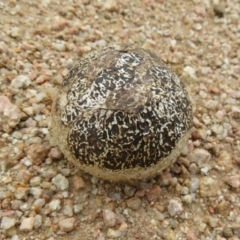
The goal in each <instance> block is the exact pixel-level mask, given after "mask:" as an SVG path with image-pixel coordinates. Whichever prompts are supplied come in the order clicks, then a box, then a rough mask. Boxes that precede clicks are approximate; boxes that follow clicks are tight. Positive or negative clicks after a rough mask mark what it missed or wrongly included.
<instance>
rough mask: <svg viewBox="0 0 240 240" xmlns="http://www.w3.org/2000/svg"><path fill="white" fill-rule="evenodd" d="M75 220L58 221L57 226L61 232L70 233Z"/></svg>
mask: <svg viewBox="0 0 240 240" xmlns="http://www.w3.org/2000/svg"><path fill="white" fill-rule="evenodd" d="M74 224H75V218H65V219H63V220H61V221H59V223H58V225H59V227H60V230H61V231H63V232H70V231H72V230H73V229H74V228H75V225H74Z"/></svg>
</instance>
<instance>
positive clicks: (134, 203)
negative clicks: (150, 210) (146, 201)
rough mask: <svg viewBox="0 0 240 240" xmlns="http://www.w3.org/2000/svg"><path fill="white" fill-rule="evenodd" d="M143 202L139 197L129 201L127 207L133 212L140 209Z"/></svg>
mask: <svg viewBox="0 0 240 240" xmlns="http://www.w3.org/2000/svg"><path fill="white" fill-rule="evenodd" d="M141 203H142V201H141V200H140V199H139V198H138V197H132V198H129V199H128V200H127V206H128V207H129V208H131V209H133V210H137V209H139V208H140V206H141Z"/></svg>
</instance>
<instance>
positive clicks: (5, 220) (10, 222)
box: [1, 217, 16, 230]
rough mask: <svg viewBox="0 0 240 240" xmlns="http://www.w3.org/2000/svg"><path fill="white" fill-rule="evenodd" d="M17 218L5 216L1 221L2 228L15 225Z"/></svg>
mask: <svg viewBox="0 0 240 240" xmlns="http://www.w3.org/2000/svg"><path fill="white" fill-rule="evenodd" d="M15 222H16V220H15V219H14V218H11V217H3V218H2V222H1V229H3V230H8V229H10V228H11V227H13V226H15Z"/></svg>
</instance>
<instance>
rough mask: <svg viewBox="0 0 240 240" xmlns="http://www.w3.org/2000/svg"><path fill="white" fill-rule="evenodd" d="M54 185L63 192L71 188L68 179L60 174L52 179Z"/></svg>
mask: <svg viewBox="0 0 240 240" xmlns="http://www.w3.org/2000/svg"><path fill="white" fill-rule="evenodd" d="M52 183H53V184H54V185H55V186H56V187H57V189H59V190H61V191H64V190H67V189H68V187H69V182H68V180H67V178H65V177H64V176H63V175H62V174H60V173H59V174H58V175H57V176H56V177H54V178H53V179H52Z"/></svg>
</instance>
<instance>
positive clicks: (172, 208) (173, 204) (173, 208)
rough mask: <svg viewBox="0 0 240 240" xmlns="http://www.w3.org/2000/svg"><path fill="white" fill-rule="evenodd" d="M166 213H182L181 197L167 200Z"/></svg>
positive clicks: (173, 214)
mask: <svg viewBox="0 0 240 240" xmlns="http://www.w3.org/2000/svg"><path fill="white" fill-rule="evenodd" d="M167 209H168V213H169V214H170V216H172V217H173V216H175V215H179V214H180V213H182V211H183V206H182V202H181V199H179V198H174V199H171V200H170V201H169V204H168V207H167Z"/></svg>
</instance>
